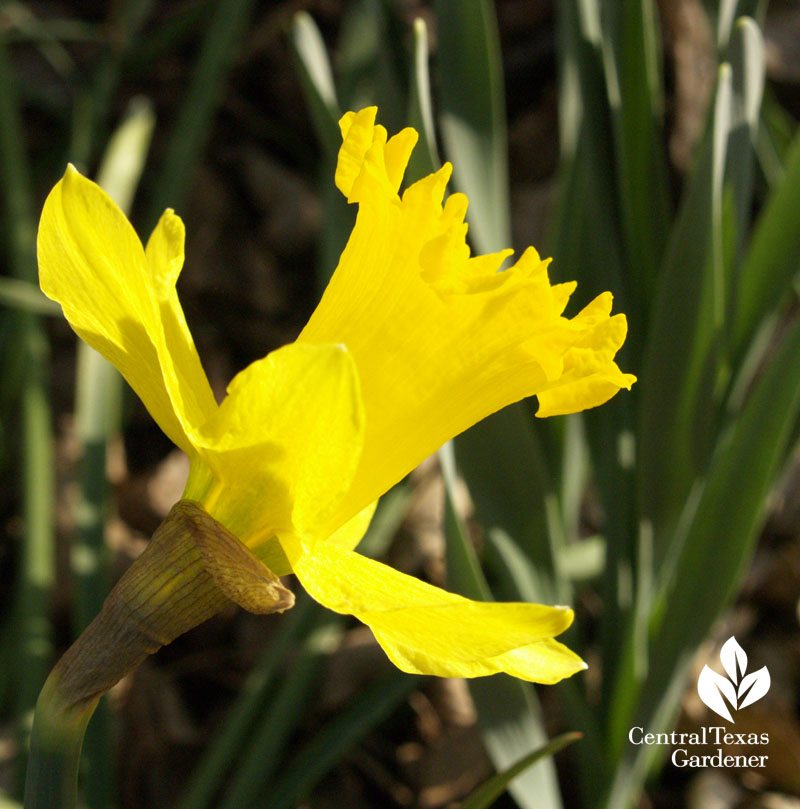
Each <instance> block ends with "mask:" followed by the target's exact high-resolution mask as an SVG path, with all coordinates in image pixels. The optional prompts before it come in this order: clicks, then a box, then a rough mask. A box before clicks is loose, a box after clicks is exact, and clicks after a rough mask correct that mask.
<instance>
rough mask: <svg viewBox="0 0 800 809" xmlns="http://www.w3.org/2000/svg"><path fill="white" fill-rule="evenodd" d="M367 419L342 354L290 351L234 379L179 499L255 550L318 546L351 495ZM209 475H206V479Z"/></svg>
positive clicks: (317, 348) (325, 349) (339, 350)
mask: <svg viewBox="0 0 800 809" xmlns="http://www.w3.org/2000/svg"><path fill="white" fill-rule="evenodd" d="M363 429H364V414H363V407H362V404H361V397H360V392H359V384H358V376H357V373H356V369H355V364H354V363H353V360H352V358H351V357H350V355H349V353H348V352H347V350H346V349H345V348H344V347H343V346H340V345H313V346H310V345H300V344H297V343H294V344H292V345H288V346H284V347H283V348H280V349H278V350H277V351H273V352H272V353H271V354H268V355H267V356H266V357H264V358H263V359H261V360H258V361H257V362H254V363H253V364H252V365H250V366H249V367H247V368H245V370H243V371H242V372H241V373H239V374H238V375H237V376H236V377H235V378H234V379H233V381H232V382H231V384H230V385H229V386H228V395H227V397H226V398H225V399H224V401H223V402H222V404H221V405H220V407H219V409H218V411H217V412H216V413H215V415H214V416H213V418H211V419H210V420H209V422H208V423H207V424H205V425H204V426H203V429H202V431H201V432H200V434H199V436H198V453H197V454H198V458H197V462H196V463H195V464H194V468H193V474H191V475H190V479H189V483H188V484H187V489H186V492H185V494H184V497H185V498H187V499H190V500H195V501H197V502H200V503H202V505H203V507H204V508H205V509H206V511H208V513H209V514H210V515H211V516H212V517H214V519H216V520H218V521H219V522H220V523H222V525H224V526H225V527H226V528H227V529H228V530H229V531H231V532H232V533H233V534H235V535H236V536H238V537H239V538H240V539H241V540H242V541H243V542H245V543H246V544H248V545H249V546H251V547H254V546H256V545H258V544H259V543H262V542H266V541H267V540H268V539H269V537H270V536H272V535H274V534H275V533H276V532H277V531H292V532H294V533H297V534H299V535H301V536H309V537H310V536H314V535H316V534H318V533H319V527H320V525H322V524H325V523H327V522H328V521H329V520H330V518H331V515H332V514H333V512H334V510H335V509H336V508H337V507H338V505H339V502H340V501H341V499H342V497H343V496H344V494H345V492H346V491H347V489H348V487H349V485H350V482H351V480H352V477H353V475H354V473H355V469H356V466H357V464H358V458H359V455H360V451H361V443H362V440H363ZM203 465H207V467H208V469H209V470H210V471H211V473H212V475H210V476H209V475H207V474H206V475H204V474H203Z"/></svg>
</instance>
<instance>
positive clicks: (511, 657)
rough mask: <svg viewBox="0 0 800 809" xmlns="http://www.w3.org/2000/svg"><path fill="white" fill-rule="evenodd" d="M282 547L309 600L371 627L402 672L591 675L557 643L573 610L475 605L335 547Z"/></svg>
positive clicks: (550, 678)
mask: <svg viewBox="0 0 800 809" xmlns="http://www.w3.org/2000/svg"><path fill="white" fill-rule="evenodd" d="M281 544H282V545H283V548H284V551H285V552H286V555H287V557H288V558H289V560H290V562H291V564H292V569H293V570H294V572H295V574H296V575H297V577H298V579H299V580H300V583H301V584H302V585H303V587H304V588H305V589H306V590H307V591H308V593H309V594H310V595H311V596H312V597H313V598H314V599H316V600H317V601H319V602H320V603H321V604H323V605H324V606H326V607H328V608H329V609H332V610H334V611H336V612H340V613H345V614H350V615H355V616H356V618H358V619H359V620H360V621H363V622H364V623H365V624H367V625H368V626H369V627H370V628H371V629H372V631H373V633H374V634H375V637H376V639H377V641H378V643H380V645H381V646H382V647H383V648H384V650H385V651H386V653H387V655H388V656H389V658H390V659H391V660H392V662H393V663H395V665H397V666H398V667H399V668H401V669H402V670H403V671H408V672H411V673H414V674H433V675H436V676H439V677H479V676H483V675H487V674H495V673H497V672H500V671H506V672H508V673H510V674H513V675H514V676H515V677H521V678H522V679H525V680H531V681H533V682H541V683H553V682H557V681H558V680H561V679H563V678H564V677H568V676H570V675H571V674H574V673H575V672H577V671H580V670H582V669H584V668H585V665H584V663H583V662H582V661H581V659H580V658H579V657H578V656H577V655H575V654H574V653H573V652H571V651H570V650H569V649H567V648H566V647H565V646H562V645H561V644H559V643H557V642H555V641H554V640H553V639H552V637H553V635H557V634H559V633H560V632H563V631H564V630H565V629H566V628H567V627H568V626H569V625H570V623H571V622H572V610H570V609H567V608H566V607H546V606H542V605H539V604H521V603H503V604H496V603H483V602H477V601H470V600H468V599H466V598H462V597H461V596H458V595H455V594H453V593H448V592H446V591H445V590H441V589H439V588H438V587H434V586H432V585H430V584H425V583H424V582H421V581H419V580H418V579H415V578H413V577H411V576H407V575H405V574H403V573H399V572H398V571H396V570H393V569H392V568H390V567H387V566H386V565H383V564H381V563H380V562H375V561H373V560H371V559H367V558H366V557H364V556H361V555H360V554H357V553H354V552H353V551H347V550H344V549H342V548H338V547H336V546H334V545H330V544H328V543H318V544H317V546H316V547H315V550H314V552H313V553H305V552H304V550H303V547H302V543H301V542H300V541H298V540H297V539H296V538H294V537H288V536H283V537H281Z"/></svg>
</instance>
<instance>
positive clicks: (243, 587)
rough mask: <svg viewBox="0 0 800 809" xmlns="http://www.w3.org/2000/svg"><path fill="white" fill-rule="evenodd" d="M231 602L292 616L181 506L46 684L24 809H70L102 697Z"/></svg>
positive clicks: (240, 556) (238, 555)
mask: <svg viewBox="0 0 800 809" xmlns="http://www.w3.org/2000/svg"><path fill="white" fill-rule="evenodd" d="M231 601H234V602H235V603H238V604H240V605H241V606H244V607H245V608H246V609H249V610H251V611H252V612H260V613H269V612H279V611H283V610H285V609H288V608H289V607H291V606H292V604H293V603H294V596H293V595H292V593H291V592H290V591H288V590H286V589H285V588H284V587H283V586H282V585H281V583H280V581H279V580H278V579H277V577H276V576H275V575H274V574H273V573H271V571H269V570H268V569H267V568H266V567H264V566H263V565H262V564H261V563H260V562H259V561H258V560H257V559H256V557H255V556H253V554H252V553H251V552H250V551H249V550H248V549H247V548H246V547H245V546H244V545H242V543H241V542H239V540H238V539H237V538H236V537H234V536H233V535H232V534H230V533H229V532H228V531H227V530H226V529H225V528H223V526H221V525H220V524H219V523H217V522H216V521H215V520H214V519H212V518H211V517H210V516H209V515H208V514H207V513H206V512H205V511H204V510H203V509H202V507H200V506H199V505H198V504H196V503H192V502H190V501H187V500H182V501H181V502H179V503H177V504H176V505H175V506H174V507H173V508H172V511H170V513H169V514H168V515H167V518H166V519H165V520H164V522H162V523H161V525H160V526H159V528H158V530H156V532H155V534H154V535H153V538H152V540H151V541H150V544H149V545H148V547H147V549H146V550H145V552H144V553H143V554H142V555H141V556H140V557H139V558H138V559H137V560H136V562H134V564H133V565H131V567H130V568H128V570H127V572H126V573H125V575H124V576H123V577H122V578H121V579H120V580H119V582H118V583H117V585H116V586H115V587H114V589H113V590H112V591H111V593H110V594H109V596H108V598H106V600H105V602H104V603H103V607H102V609H101V611H100V613H99V615H98V616H97V617H96V618H95V619H94V620H93V621H92V622H91V623H90V624H89V626H88V627H86V629H85V630H84V632H83V633H82V634H81V635H80V637H79V638H78V639H77V640H76V641H75V643H73V644H72V646H70V648H69V649H68V650H67V651H66V653H65V654H64V656H63V657H62V658H61V660H59V661H58V663H57V664H56V666H55V668H54V669H53V671H52V672H51V673H50V676H49V677H48V678H47V681H46V682H45V685H44V688H43V689H42V692H41V694H40V695H39V700H38V702H37V703H36V711H35V714H34V720H33V734H32V738H31V752H30V758H29V764H28V774H27V779H26V783H25V802H24V807H25V809H74V807H75V805H76V801H77V789H78V765H79V762H80V753H81V746H82V744H83V736H84V733H85V732H86V726H87V725H88V724H89V719H90V718H91V716H92V714H93V713H94V710H95V708H96V707H97V703H98V702H99V701H100V697H102V696H103V694H105V693H106V691H108V690H109V689H110V688H111V687H113V686H114V685H115V684H116V683H117V682H119V680H120V679H121V678H122V677H124V676H125V675H126V674H127V673H128V672H130V671H133V669H135V668H136V667H137V666H138V665H139V664H140V663H141V662H142V661H143V660H144V659H145V658H146V657H147V656H148V655H151V654H153V653H154V652H156V651H158V650H159V649H160V648H161V647H162V646H165V645H166V644H168V643H171V642H172V641H173V640H174V639H175V638H177V637H178V636H179V635H182V634H183V633H184V632H187V631H188V630H190V629H192V628H194V627H195V626H197V625H198V624H201V623H203V621H206V620H207V619H209V618H210V617H211V616H212V615H214V614H216V613H217V612H219V611H220V610H221V609H222V608H223V607H224V606H225V605H227V604H230V603H231Z"/></svg>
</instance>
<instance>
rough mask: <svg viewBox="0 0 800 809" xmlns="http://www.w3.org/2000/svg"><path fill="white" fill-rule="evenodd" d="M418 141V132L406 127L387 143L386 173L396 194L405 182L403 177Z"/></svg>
mask: <svg viewBox="0 0 800 809" xmlns="http://www.w3.org/2000/svg"><path fill="white" fill-rule="evenodd" d="M417 140H419V135H418V134H417V130H416V129H412V128H411V127H406V128H405V129H403V130H401V131H400V132H398V133H397V134H396V135H394V136H393V137H391V138H389V140H388V141H387V143H386V148H385V153H384V160H385V163H386V173H387V175H388V176H389V182H390V183H391V185H392V188H394V192H395V193H397V192H398V191H399V189H400V183H402V181H403V175H404V174H405V171H406V168H407V167H408V161H409V159H410V158H411V152H413V151H414V147H415V146H416V145H417Z"/></svg>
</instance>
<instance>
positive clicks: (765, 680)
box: [738, 666, 772, 710]
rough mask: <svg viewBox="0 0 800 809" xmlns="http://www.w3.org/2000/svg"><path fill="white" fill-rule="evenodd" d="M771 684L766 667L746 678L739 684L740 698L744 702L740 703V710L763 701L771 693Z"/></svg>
mask: <svg viewBox="0 0 800 809" xmlns="http://www.w3.org/2000/svg"><path fill="white" fill-rule="evenodd" d="M771 682H772V681H771V680H770V676H769V672H768V671H767V667H766V666H764V667H762V668H760V669H759V670H758V671H754V672H753V673H752V674H748V675H747V676H746V677H744V678H743V679H742V681H741V682H740V683H739V694H738V696H739V699H741V700H742V701H741V702H740V703H739V710H741V709H742V708H746V707H747V706H748V705H752V704H753V703H754V702H756V701H757V700H759V699H761V697H763V696H764V694H766V693H767V691H769V687H770V685H771ZM742 697H744V699H742Z"/></svg>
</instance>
